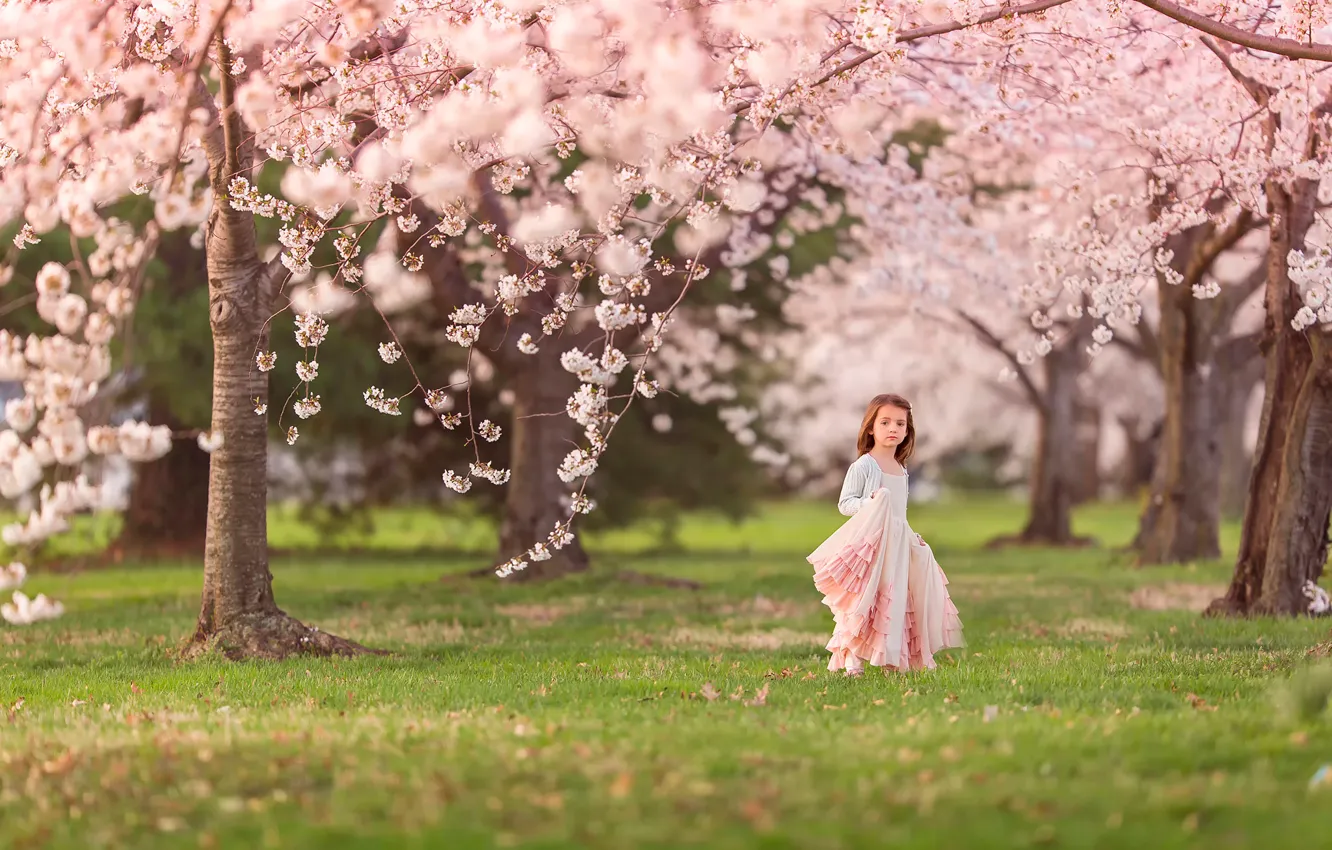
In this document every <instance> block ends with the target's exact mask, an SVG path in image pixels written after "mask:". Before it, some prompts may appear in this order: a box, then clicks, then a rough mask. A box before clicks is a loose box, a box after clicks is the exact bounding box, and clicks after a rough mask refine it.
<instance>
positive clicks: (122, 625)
mask: <svg viewBox="0 0 1332 850" xmlns="http://www.w3.org/2000/svg"><path fill="white" fill-rule="evenodd" d="M1133 513H1134V512H1133V509H1132V506H1128V505H1118V506H1116V505H1109V506H1097V507H1094V508H1089V509H1087V510H1085V511H1083V512H1082V513H1080V514H1079V517H1078V524H1079V530H1080V531H1082V532H1083V533H1090V534H1094V535H1097V536H1098V537H1100V538H1101V539H1102V540H1104V541H1106V543H1107V544H1120V543H1123V542H1125V541H1126V540H1127V539H1128V538H1129V537H1130V536H1131V534H1132V530H1133V525H1132V520H1133ZM838 520H839V517H837V515H836V514H835V513H834V512H833V511H832V510H831V509H830V508H828V507H827V506H823V505H820V506H815V507H811V506H807V505H798V504H791V505H780V506H774V507H772V508H771V509H769V510H768V511H767V512H766V513H765V514H764V516H762V517H760V518H758V519H756V520H754V521H751V522H748V523H745V524H743V525H742V526H739V527H733V526H730V525H728V524H726V523H723V522H719V521H712V520H708V519H704V518H699V519H696V520H693V521H691V522H690V523H688V524H687V526H686V527H685V529H684V530H683V533H682V535H681V539H682V541H683V543H684V544H685V546H686V548H687V551H686V552H684V553H681V554H660V553H658V554H642V550H643V549H644V548H645V546H649V545H650V544H651V542H652V541H651V538H650V536H648V535H646V534H645V533H644V532H643V531H641V530H638V531H627V532H621V533H616V534H607V535H601V536H600V537H598V538H597V539H596V540H595V541H594V544H595V545H594V546H593V548H594V549H595V550H596V551H597V553H598V567H597V569H596V570H595V571H594V572H593V573H592V574H589V575H585V576H581V577H578V578H575V579H572V580H568V581H563V582H558V583H554V584H550V585H546V586H520V587H501V586H499V585H498V584H497V583H495V582H490V581H477V580H469V579H465V578H462V577H461V576H462V574H463V573H465V572H466V571H467V570H469V569H472V568H474V567H476V566H478V565H480V564H482V563H484V559H482V558H480V557H454V558H438V557H431V556H428V555H421V554H416V555H412V556H407V555H399V556H396V557H391V556H390V555H389V554H385V555H383V556H381V557H378V558H372V557H368V556H366V555H365V554H363V553H362V554H357V555H355V556H352V555H348V556H346V557H321V558H318V559H313V558H305V559H292V560H283V561H279V562H277V563H275V564H274V568H273V571H274V575H275V585H276V590H277V593H278V598H279V602H280V603H281V604H282V605H283V606H284V607H285V608H286V609H287V610H288V611H290V612H291V613H293V614H295V615H296V616H299V617H301V618H303V619H305V620H307V621H309V622H312V623H316V624H318V625H320V626H321V627H323V628H326V629H328V630H330V631H333V632H336V633H339V634H343V635H347V636H350V637H354V638H357V639H359V640H361V641H363V642H366V643H369V644H372V645H375V646H379V647H384V648H388V649H391V650H393V652H394V654H393V655H392V656H390V657H387V658H378V657H375V658H359V659H355V660H350V661H349V660H333V661H314V660H299V661H292V662H289V663H283V664H250V663H246V664H228V663H221V662H215V661H209V662H202V663H188V664H187V663H177V662H175V661H174V660H173V659H172V656H171V649H172V647H173V646H174V645H175V643H176V642H177V640H178V639H179V638H180V637H181V636H183V635H184V634H185V633H187V632H188V630H189V629H190V627H191V626H192V621H193V616H194V614H195V611H196V606H197V603H198V586H199V576H198V571H197V566H173V565H160V566H154V567H151V568H148V567H145V568H138V569H120V570H114V571H100V572H87V573H83V574H77V575H70V574H61V575H42V574H38V575H35V576H34V577H33V578H32V580H31V582H30V587H29V588H28V589H29V590H31V591H32V592H39V591H41V592H46V593H48V594H51V595H53V596H55V597H57V598H60V599H62V600H63V601H64V602H65V604H66V606H67V608H68V613H67V615H66V617H65V618H64V619H62V620H59V621H56V622H54V623H49V624H42V625H38V626H33V627H28V628H23V629H17V628H9V627H3V626H0V703H2V704H0V847H5V848H24V847H38V846H51V847H78V848H88V847H128V846H132V847H135V848H156V847H162V848H168V847H169V848H177V847H224V846H225V847H243V848H251V847H256V848H258V847H319V848H350V847H358V848H359V847H365V848H372V847H374V848H379V847H395V848H396V847H447V848H468V847H508V846H525V847H594V848H617V850H618V849H619V848H626V847H660V848H676V847H728V848H729V847H755V848H788V847H789V848H802V850H803V848H825V847H828V848H831V847H884V846H893V847H919V848H959V849H960V850H961V849H962V848H965V850H976V848H990V847H993V848H1000V847H1002V848H1010V847H1029V846H1030V847H1060V848H1110V847H1125V848H1137V847H1151V848H1178V847H1207V848H1218V847H1219V848H1226V847H1264V848H1265V847H1284V846H1305V845H1310V846H1317V845H1318V844H1319V842H1320V841H1321V838H1319V836H1321V835H1322V834H1323V833H1324V832H1325V830H1326V823H1327V819H1328V817H1329V816H1332V792H1313V793H1311V792H1309V791H1307V790H1306V786H1307V783H1308V780H1309V778H1310V776H1311V775H1312V774H1313V773H1314V772H1315V770H1316V769H1317V768H1318V767H1319V766H1320V765H1321V764H1323V763H1324V762H1325V761H1332V748H1325V747H1323V746H1322V744H1321V742H1322V741H1323V740H1324V739H1325V737H1326V735H1327V727H1326V725H1325V721H1324V720H1323V718H1322V715H1321V713H1319V709H1320V708H1321V705H1322V700H1321V696H1320V693H1319V692H1318V688H1317V687H1315V688H1314V691H1315V693H1314V695H1313V697H1312V698H1310V700H1309V701H1310V704H1311V705H1312V706H1313V708H1312V709H1310V711H1309V713H1308V718H1307V719H1299V718H1298V717H1296V716H1294V715H1292V714H1287V713H1284V712H1281V711H1278V710H1277V708H1276V707H1275V700H1274V692H1277V691H1279V690H1280V689H1281V688H1282V686H1283V682H1284V681H1285V680H1286V679H1287V678H1288V677H1289V675H1290V673H1291V672H1292V671H1294V670H1297V669H1299V668H1301V667H1303V666H1304V665H1305V664H1306V657H1307V651H1308V650H1309V648H1310V647H1312V646H1314V645H1315V644H1316V643H1318V642H1320V641H1323V640H1326V632H1327V628H1326V626H1325V625H1323V624H1319V623H1313V622H1309V621H1302V622H1280V623H1278V622H1243V623H1232V622H1214V621H1204V620H1202V619H1200V618H1198V617H1197V616H1196V615H1195V614H1194V613H1192V612H1191V611H1189V610H1182V609H1178V608H1176V609H1171V608H1169V606H1170V605H1171V604H1179V605H1189V604H1195V600H1196V599H1199V598H1203V597H1204V596H1205V588H1206V587H1207V586H1219V585H1222V584H1223V583H1224V582H1225V579H1226V568H1225V565H1224V564H1200V565H1195V566H1191V567H1181V568H1170V569H1162V570H1152V571H1138V570H1133V569H1130V568H1129V567H1128V566H1127V565H1126V564H1125V563H1124V559H1123V558H1122V557H1120V556H1117V555H1115V554H1114V553H1113V552H1112V551H1110V550H1109V549H1108V548H1107V549H1101V550H1086V551H1078V552H1054V551H1004V552H982V551H980V550H979V548H978V546H979V544H980V543H981V542H982V541H984V540H985V539H987V538H988V537H990V536H992V535H994V534H996V533H1000V532H1005V531H1012V530H1013V529H1014V528H1015V527H1016V526H1017V524H1018V523H1019V522H1020V520H1021V507H1020V506H1019V505H1013V504H1010V503H1007V502H1001V501H995V502H982V503H974V504H964V505H946V504H945V505H929V506H921V507H919V508H913V525H915V527H916V528H917V530H919V531H920V532H921V533H922V534H924V535H925V536H926V538H927V539H928V540H929V541H930V542H931V543H932V544H933V545H934V547H935V550H936V552H937V553H938V554H939V556H940V560H941V561H942V562H943V564H944V567H945V569H946V570H947V571H948V574H949V577H950V580H951V582H952V584H951V589H952V592H953V596H954V599H955V601H956V602H957V604H958V607H959V608H960V609H961V613H962V616H963V620H964V622H965V624H966V627H967V636H968V639H969V641H970V646H968V647H967V649H966V650H964V651H960V652H954V653H950V654H948V655H947V656H945V657H941V662H942V664H941V667H940V669H939V670H937V671H935V672H932V673H928V674H917V675H909V676H894V677H884V676H882V675H879V674H877V673H874V672H871V673H870V674H868V675H867V676H866V677H865V678H864V679H861V680H846V679H843V678H841V677H840V676H833V675H830V674H828V673H827V672H826V671H825V670H824V669H823V668H824V664H825V662H826V656H825V653H824V652H823V651H822V650H821V648H820V647H821V644H822V642H823V641H824V640H825V639H826V635H827V631H828V629H829V623H830V618H829V617H828V616H827V615H826V612H825V611H824V610H823V609H822V608H821V607H820V605H819V604H818V596H817V594H816V593H815V592H814V590H813V587H812V586H811V583H810V580H809V571H808V569H807V566H806V564H805V562H804V560H803V556H804V555H805V554H806V553H807V552H808V551H809V550H810V549H812V548H813V547H814V546H815V545H816V544H817V543H818V542H819V541H820V540H821V539H822V537H823V536H824V535H826V534H827V533H828V532H829V531H831V530H832V529H833V528H835V527H836V525H837V522H838ZM395 521H400V528H398V529H397V530H396V532H395V530H394V529H393V526H392V525H391V524H390V526H389V527H388V530H386V529H385V526H384V524H383V523H381V525H380V531H379V533H380V534H381V535H384V536H383V537H382V538H381V543H382V546H381V548H383V549H385V550H388V549H392V548H394V546H393V543H394V541H395V538H394V537H393V536H392V535H393V534H395V533H397V534H398V535H399V536H398V537H397V538H396V542H397V543H398V544H400V545H401V544H402V539H403V537H404V536H405V537H407V538H409V539H411V540H412V541H413V542H412V545H401V548H403V549H408V550H412V549H417V548H422V547H424V546H425V544H432V545H433V544H434V543H435V542H437V541H438V540H439V539H443V538H445V537H448V536H449V535H450V534H452V532H448V531H447V530H446V531H444V532H441V530H440V529H441V527H443V526H445V525H446V524H447V521H445V520H442V519H439V518H436V517H430V516H429V515H428V514H419V515H417V516H415V517H406V518H399V520H395ZM409 531H410V533H408V532H409ZM275 533H279V534H280V533H287V534H291V535H293V536H295V533H296V532H294V531H292V530H291V527H290V526H288V527H287V528H286V529H283V528H282V526H281V524H280V523H277V522H275ZM454 539H455V542H456V534H455V535H454ZM1226 539H1227V545H1228V546H1231V547H1233V545H1234V539H1235V536H1234V529H1233V528H1231V529H1227V538H1226ZM422 541H424V543H423V542H422ZM426 548H428V547H426ZM625 567H628V568H633V569H637V570H640V571H646V572H655V573H661V574H669V575H677V576H687V577H691V578H696V579H699V580H701V581H703V582H705V585H706V586H705V588H704V589H703V590H702V591H698V592H689V591H682V590H666V589H661V588H648V587H639V586H628V585H625V584H621V583H617V582H615V581H614V580H613V579H612V578H611V576H612V575H613V574H614V572H615V571H616V570H618V569H621V568H625ZM441 578H443V579H444V580H441ZM1200 586H1201V587H1202V588H1204V590H1200V589H1199V587H1200ZM1135 593H1136V594H1137V595H1136V596H1135ZM1135 599H1136V600H1137V603H1138V604H1137V605H1135V604H1134V602H1133V600H1135ZM1145 601H1148V602H1152V603H1154V605H1155V608H1157V609H1159V610H1153V609H1151V608H1144V607H1141V606H1142V605H1143V603H1144V602H1145ZM764 688H766V689H767V691H766V703H765V704H761V705H759V704H754V699H755V695H756V693H757V692H759V691H760V690H761V689H764ZM709 697H712V698H711V699H710V698H709ZM987 707H990V708H989V710H988V711H987Z"/></svg>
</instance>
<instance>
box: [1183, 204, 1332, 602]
mask: <svg viewBox="0 0 1332 850" xmlns="http://www.w3.org/2000/svg"><path fill="white" fill-rule="evenodd" d="M1266 193H1267V206H1268V210H1267V211H1268V219H1269V221H1270V222H1272V223H1271V224H1270V226H1269V228H1268V233H1269V243H1268V250H1267V267H1268V268H1267V281H1266V283H1265V285H1264V286H1265V289H1264V293H1263V307H1264V313H1265V318H1264V323H1263V341H1262V348H1263V355H1264V359H1265V364H1264V373H1263V375H1264V376H1263V390H1264V394H1263V412H1262V418H1261V419H1260V420H1259V424H1258V444H1257V448H1256V449H1255V451H1254V456H1253V472H1252V474H1251V475H1250V476H1249V492H1248V497H1247V500H1246V502H1245V508H1244V525H1243V528H1242V530H1241V533H1240V548H1239V555H1238V557H1237V559H1236V563H1235V573H1234V575H1233V576H1232V578H1231V582H1230V587H1229V588H1228V589H1227V590H1226V595H1225V596H1224V597H1222V598H1220V599H1217V600H1216V601H1214V602H1213V603H1212V604H1211V605H1210V606H1209V607H1208V609H1207V612H1206V613H1207V614H1209V615H1212V616H1226V615H1248V614H1255V613H1260V612H1264V611H1267V612H1273V613H1275V612H1278V611H1281V610H1282V601H1283V600H1288V599H1291V598H1294V597H1295V596H1296V595H1298V594H1299V593H1300V592H1301V590H1302V586H1286V585H1287V584H1290V585H1294V584H1295V583H1297V582H1298V583H1299V584H1300V585H1302V582H1299V577H1300V576H1301V575H1304V574H1308V573H1309V572H1310V571H1311V568H1310V567H1309V566H1308V565H1307V564H1296V563H1291V562H1290V561H1289V558H1290V557H1291V556H1292V555H1294V554H1295V551H1294V550H1293V549H1292V545H1294V546H1296V547H1298V548H1300V549H1302V551H1304V552H1306V553H1309V552H1312V551H1313V550H1314V549H1316V548H1317V545H1316V544H1313V543H1312V542H1306V543H1304V544H1291V543H1290V542H1288V541H1287V542H1285V543H1283V542H1282V541H1280V540H1278V539H1277V538H1276V537H1275V532H1276V520H1277V517H1278V514H1279V513H1283V512H1284V514H1285V519H1284V521H1283V527H1284V528H1285V529H1286V530H1287V531H1289V530H1294V529H1296V528H1300V527H1304V528H1306V529H1307V528H1308V527H1310V524H1309V523H1307V522H1306V523H1304V524H1303V525H1301V523H1300V522H1297V521H1296V520H1295V517H1293V516H1292V515H1291V512H1292V511H1295V512H1299V511H1306V512H1307V511H1308V510H1309V509H1308V508H1307V507H1305V506H1296V505H1284V506H1283V501H1282V500H1283V499H1290V498H1297V497H1300V496H1302V495H1303V494H1304V492H1305V490H1306V487H1305V486H1304V485H1305V484H1306V483H1307V482H1304V481H1303V480H1297V481H1293V482H1288V481H1287V480H1286V479H1287V474H1286V469H1285V463H1286V462H1287V461H1288V459H1290V458H1291V456H1292V452H1291V445H1292V444H1294V446H1295V447H1296V450H1295V453H1294V457H1295V458H1297V459H1298V458H1299V457H1300V451H1301V450H1302V449H1303V447H1304V445H1305V439H1304V438H1305V435H1304V434H1303V433H1301V432H1299V431H1296V430H1295V427H1297V426H1299V427H1302V425H1303V423H1305V422H1308V421H1309V419H1310V415H1311V414H1314V422H1315V423H1316V422H1317V418H1316V416H1317V414H1318V411H1319V406H1318V405H1317V404H1315V403H1314V402H1315V401H1316V399H1315V398H1314V395H1315V394H1314V393H1312V392H1307V393H1304V399H1303V404H1304V415H1303V416H1302V417H1297V413H1298V412H1299V403H1300V401H1301V395H1302V393H1301V390H1302V389H1303V388H1304V387H1305V384H1306V380H1307V379H1308V377H1309V371H1310V368H1311V367H1312V366H1313V362H1314V361H1313V350H1312V348H1311V345H1310V340H1309V339H1308V338H1306V337H1305V335H1304V334H1300V333H1296V332H1295V331H1294V330H1293V329H1292V328H1291V324H1290V323H1291V320H1292V319H1293V318H1294V315H1295V311H1296V310H1298V309H1299V306H1300V299H1299V293H1298V292H1297V291H1296V288H1295V286H1294V284H1293V283H1292V282H1291V280H1290V271H1289V268H1288V266H1287V259H1286V258H1287V255H1288V254H1289V253H1290V251H1291V250H1292V249H1297V248H1303V247H1304V239H1305V236H1306V234H1307V233H1308V230H1309V227H1310V225H1311V223H1312V221H1313V206H1314V202H1315V200H1316V198H1317V184H1311V183H1309V181H1298V182H1297V183H1296V184H1295V186H1294V188H1293V189H1292V190H1287V189H1286V188H1285V187H1283V186H1281V185H1280V184H1279V183H1276V182H1274V181H1269V182H1268V184H1267V186H1266ZM1315 507H1316V506H1315ZM1310 533H1312V532H1310ZM1319 536H1321V537H1324V539H1325V529H1323V530H1321V531H1320V532H1319ZM1272 566H1275V567H1276V568H1277V569H1276V572H1277V573H1278V575H1277V576H1274V578H1273V581H1272V582H1268V581H1267V580H1266V578H1265V576H1266V573H1267V571H1268V570H1269V568H1271V567H1272ZM1320 567H1321V565H1320ZM1264 597H1267V598H1266V599H1264Z"/></svg>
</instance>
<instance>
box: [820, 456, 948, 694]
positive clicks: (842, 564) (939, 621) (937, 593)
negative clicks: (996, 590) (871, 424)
mask: <svg viewBox="0 0 1332 850" xmlns="http://www.w3.org/2000/svg"><path fill="white" fill-rule="evenodd" d="M837 507H838V510H840V511H841V512H842V513H843V514H844V515H846V516H849V517H851V518H850V519H849V520H847V521H846V522H845V523H843V524H842V527H841V528H839V529H837V530H836V531H834V532H833V533H832V536H830V537H829V538H828V539H827V540H825V541H824V542H823V544H822V545H821V546H819V548H817V549H815V550H814V552H813V553H811V554H810V556H809V558H808V560H809V562H810V564H812V565H813V567H814V586H815V587H816V588H818V590H819V592H821V593H822V594H823V604H825V605H827V606H828V607H829V608H830V609H831V610H832V612H833V623H834V627H833V636H832V639H831V640H830V641H828V647H827V648H828V650H829V651H830V652H831V653H832V658H831V660H829V662H828V669H829V670H834V671H835V670H843V669H844V670H846V671H847V672H848V673H859V672H860V671H861V670H863V669H864V664H865V662H868V663H870V664H871V665H873V666H875V667H884V668H888V669H891V670H900V671H905V670H932V669H934V667H935V666H936V665H935V662H934V654H935V653H936V652H939V651H941V650H944V649H953V648H958V647H962V646H965V642H964V641H963V640H962V620H961V618H960V617H959V616H958V613H957V606H955V605H954V604H953V600H952V598H951V597H949V595H948V577H947V576H945V575H944V571H943V568H942V567H940V566H939V562H938V561H936V560H934V552H933V551H931V549H930V547H929V546H928V545H926V544H923V543H920V542H919V541H918V540H917V539H916V533H915V532H914V531H912V530H911V526H910V525H908V524H907V518H906V509H907V476H906V475H890V474H888V473H886V472H884V471H883V469H882V468H881V467H880V466H879V464H878V461H876V460H875V459H874V458H873V457H871V456H869V455H862V456H861V457H860V459H859V460H857V461H856V462H855V463H853V464H852V465H851V468H850V469H848V470H847V473H846V481H845V482H844V484H843V485H842V495H841V498H840V499H839V500H838V503H837Z"/></svg>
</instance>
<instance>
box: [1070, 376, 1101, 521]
mask: <svg viewBox="0 0 1332 850" xmlns="http://www.w3.org/2000/svg"><path fill="white" fill-rule="evenodd" d="M1073 415H1074V419H1075V421H1076V422H1077V425H1076V436H1077V448H1076V451H1077V461H1076V468H1075V470H1074V474H1073V495H1072V500H1073V504H1074V505H1081V504H1085V503H1087V502H1094V501H1096V500H1097V499H1099V498H1100V497H1101V408H1100V407H1098V406H1097V405H1095V404H1093V403H1092V402H1091V400H1090V399H1086V398H1083V397H1082V396H1081V394H1079V397H1078V400H1077V404H1076V406H1075V408H1074V414H1073Z"/></svg>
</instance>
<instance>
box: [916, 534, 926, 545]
mask: <svg viewBox="0 0 1332 850" xmlns="http://www.w3.org/2000/svg"><path fill="white" fill-rule="evenodd" d="M916 542H917V543H919V544H920V545H921V546H924V545H925V538H924V537H921V536H920V535H919V534H917V535H916Z"/></svg>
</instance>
